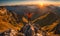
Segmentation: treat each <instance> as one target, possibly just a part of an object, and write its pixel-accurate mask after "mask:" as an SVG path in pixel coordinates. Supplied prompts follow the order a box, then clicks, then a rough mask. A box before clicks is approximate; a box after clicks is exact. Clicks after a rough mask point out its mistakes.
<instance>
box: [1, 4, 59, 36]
mask: <svg viewBox="0 0 60 36" xmlns="http://www.w3.org/2000/svg"><path fill="white" fill-rule="evenodd" d="M59 15H60V7H58V6H54V5H47V6H45V5H43V4H41V5H16V6H0V33H5V32H6V31H7V30H14V31H15V33H16V31H17V33H16V34H15V35H19V36H20V35H25V36H26V35H27V36H28V35H30V36H36V35H39V36H40V35H42V36H45V35H46V36H60V29H59V28H60V16H59ZM10 33H12V32H10ZM13 33H14V32H13Z"/></svg>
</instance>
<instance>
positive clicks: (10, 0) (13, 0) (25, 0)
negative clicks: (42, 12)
mask: <svg viewBox="0 0 60 36" xmlns="http://www.w3.org/2000/svg"><path fill="white" fill-rule="evenodd" d="M40 2H41V3H57V4H60V0H0V6H1V5H19V4H37V3H40Z"/></svg>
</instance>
